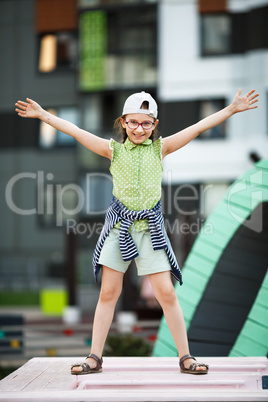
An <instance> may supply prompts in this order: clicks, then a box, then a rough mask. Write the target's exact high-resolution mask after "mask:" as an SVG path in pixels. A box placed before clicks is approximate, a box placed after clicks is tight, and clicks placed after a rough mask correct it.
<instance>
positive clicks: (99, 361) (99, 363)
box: [71, 354, 103, 375]
mask: <svg viewBox="0 0 268 402" xmlns="http://www.w3.org/2000/svg"><path fill="white" fill-rule="evenodd" d="M89 357H92V359H94V360H96V362H97V366H96V367H94V368H90V366H89V365H88V364H87V363H77V364H74V365H73V366H72V367H71V374H73V375H83V374H92V373H101V372H102V362H103V360H102V358H101V359H100V358H99V357H98V356H96V355H93V354H91V355H88V356H87V357H86V359H87V358H89ZM74 367H81V368H82V370H81V371H76V370H73V368H74Z"/></svg>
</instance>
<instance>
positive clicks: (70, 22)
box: [0, 0, 268, 310]
mask: <svg viewBox="0 0 268 402" xmlns="http://www.w3.org/2000/svg"><path fill="white" fill-rule="evenodd" d="M51 10H53V12H51ZM267 14H268V1H264V0H263V1H260V0H258V1H253V0H247V1H242V0H230V1H222V0H219V1H216V2H211V1H205V0H200V1H198V0H162V1H156V0H147V1H146V0H121V1H119V0H118V1H116V0H80V1H75V0H36V1H34V0H3V1H2V2H1V3H0V20H1V27H0V30H1V36H0V37H1V42H0V47H1V54H2V57H1V63H0V77H1V78H0V79H1V88H2V90H1V93H2V96H1V99H0V121H1V126H2V133H3V135H2V136H1V139H0V144H1V150H0V153H1V158H0V160H1V162H0V163H1V189H2V191H1V193H2V195H3V197H2V200H1V211H2V212H1V222H2V231H1V245H0V247H1V257H0V275H1V283H0V287H1V291H2V293H3V294H4V291H7V292H10V291H14V292H17V293H19V292H28V293H38V292H39V291H40V289H43V288H46V287H57V288H58V287H66V286H67V287H68V285H66V283H67V284H68V283H69V287H70V277H71V278H73V282H75V283H76V290H77V292H75V291H74V289H73V288H72V287H71V288H72V289H70V288H69V295H71V299H72V303H73V302H75V303H77V304H79V305H81V307H82V308H84V306H85V308H88V306H92V310H94V306H95V301H96V298H97V293H98V286H97V287H96V285H95V284H94V278H93V274H92V272H91V256H92V252H93V249H94V245H95V243H96V239H97V237H98V234H99V232H100V230H101V226H102V222H103V217H104V212H105V209H106V208H107V206H108V205H109V202H110V199H111V191H112V184H111V178H110V175H109V161H106V160H103V158H101V157H99V156H96V155H94V154H93V153H91V152H90V151H88V150H86V149H85V148H83V147H82V146H80V145H79V144H75V142H74V141H73V140H72V138H69V137H67V136H65V135H63V134H62V133H59V132H55V131H53V130H51V129H50V128H49V127H47V126H46V125H44V124H40V123H39V122H37V121H32V120H25V119H21V118H19V117H17V116H16V114H15V113H14V103H15V102H16V101H17V100H18V99H25V98H26V97H30V98H32V99H34V100H36V101H37V102H38V103H40V104H41V105H42V106H43V107H44V108H46V109H50V110H51V112H53V113H56V114H57V115H59V116H60V117H63V118H66V119H68V120H71V121H73V122H74V123H76V124H78V125H79V126H80V127H82V128H84V129H86V130H88V131H91V132H93V133H95V134H97V135H99V136H102V137H104V138H111V137H112V136H113V133H112V128H113V122H114V120H115V118H116V117H118V116H120V114H121V110H122V105H123V102H124V100H125V98H126V97H127V96H128V95H130V94H131V93H133V92H138V91H141V90H145V91H147V92H150V93H151V94H152V95H153V96H154V97H155V98H156V100H157V101H158V104H159V118H160V125H159V126H160V134H161V135H162V136H163V137H164V136H167V135H170V134H173V133H174V132H176V131H179V130H180V129H182V128H184V127H186V126H188V125H190V124H193V123H195V122H196V121H198V120H199V119H200V118H202V117H205V116H206V115H208V114H210V113H212V112H214V111H216V110H218V109H220V108H222V107H224V106H226V105H228V104H229V103H230V102H231V101H232V98H233V96H234V95H235V93H236V92H237V90H238V88H239V87H241V88H242V90H243V92H247V91H248V90H250V89H251V88H255V89H256V90H257V91H258V92H259V93H260V102H259V108H258V109H257V110H256V111H253V112H247V113H245V114H243V115H236V116H234V117H233V118H232V119H230V120H229V121H228V122H226V123H225V124H223V125H221V126H219V127H217V128H215V129H213V130H210V132H206V133H203V134H202V135H201V136H200V138H198V139H196V140H194V141H193V142H192V143H191V144H189V145H187V146H186V147H185V148H184V149H182V150H179V151H177V152H176V153H174V154H172V155H170V156H168V157H167V158H166V160H165V161H164V175H163V206H164V213H165V217H166V223H167V231H168V232H169V234H170V236H171V239H172V242H173V245H174V248H175V251H176V254H177V257H178V260H179V263H180V264H181V265H183V262H184V260H185V258H186V255H187V253H188V252H189V250H190V248H191V245H192V243H193V241H194V238H195V236H196V235H197V233H198V232H199V230H201V229H202V227H203V225H204V221H205V218H206V216H207V215H208V214H209V213H210V212H211V210H212V209H213V208H214V206H215V205H216V203H217V201H218V200H219V199H220V198H221V197H222V195H223V193H224V192H225V190H226V188H227V186H228V185H229V184H230V183H231V182H232V181H233V180H234V179H236V178H237V177H238V176H239V175H241V174H242V173H243V172H244V171H245V170H246V169H247V168H248V167H250V166H251V163H252V160H251V158H252V157H256V158H267V155H268V137H267V130H268V128H267V86H268V77H267V71H268V69H267V63H268V51H267V49H268V43H267V41H268V39H267V35H266V21H267ZM250 154H251V155H252V156H251V157H250ZM70 238H72V240H71V241H70ZM70 261H71V262H72V263H71V264H70ZM74 270H75V273H74ZM66 271H68V272H69V274H70V276H69V280H68V278H67V277H66ZM128 275H129V283H132V284H133V285H134V288H137V286H138V282H137V279H136V276H135V273H134V274H132V273H130V274H128ZM134 277H135V278H134ZM132 287H133V286H130V289H131V288H132ZM72 292H74V293H76V294H74V293H72ZM134 299H135V297H134ZM136 301H137V298H136V299H135V302H136ZM0 302H1V300H0ZM122 303H123V305H124V303H125V305H127V306H128V308H133V306H132V305H130V304H129V301H128V300H127V298H126V299H123V302H122ZM123 307H124V306H123Z"/></svg>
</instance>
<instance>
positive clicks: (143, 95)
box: [122, 91, 157, 119]
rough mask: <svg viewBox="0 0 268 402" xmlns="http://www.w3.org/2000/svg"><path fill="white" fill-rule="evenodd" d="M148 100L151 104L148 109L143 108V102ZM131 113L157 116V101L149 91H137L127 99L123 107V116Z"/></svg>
mask: <svg viewBox="0 0 268 402" xmlns="http://www.w3.org/2000/svg"><path fill="white" fill-rule="evenodd" d="M144 101H146V102H148V104H149V107H148V109H141V107H142V104H143V102H144ZM131 113H143V114H147V115H149V116H152V117H154V118H155V119H156V118H157V103H156V101H155V100H154V98H153V97H152V96H151V95H150V94H148V93H147V92H144V91H142V92H137V93H135V94H133V95H130V96H129V97H128V98H127V100H126V101H125V104H124V107H123V113H122V116H123V115H125V114H131Z"/></svg>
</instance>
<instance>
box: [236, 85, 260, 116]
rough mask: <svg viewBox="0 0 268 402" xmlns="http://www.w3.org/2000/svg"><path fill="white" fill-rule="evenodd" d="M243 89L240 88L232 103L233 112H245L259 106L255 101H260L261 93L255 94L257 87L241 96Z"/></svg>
mask: <svg viewBox="0 0 268 402" xmlns="http://www.w3.org/2000/svg"><path fill="white" fill-rule="evenodd" d="M241 92H242V89H241V88H239V90H238V92H237V94H236V95H235V97H234V100H233V102H232V104H231V106H232V110H233V113H238V112H244V111H245V110H250V109H256V108H257V107H258V106H257V105H254V103H256V102H258V99H257V97H258V96H259V94H258V93H257V94H254V92H255V89H252V90H251V91H249V92H248V93H247V94H246V95H244V96H241Z"/></svg>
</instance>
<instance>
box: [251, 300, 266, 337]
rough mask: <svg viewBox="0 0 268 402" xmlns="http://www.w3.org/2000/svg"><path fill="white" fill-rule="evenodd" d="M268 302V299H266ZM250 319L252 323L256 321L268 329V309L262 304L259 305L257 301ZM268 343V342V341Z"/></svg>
mask: <svg viewBox="0 0 268 402" xmlns="http://www.w3.org/2000/svg"><path fill="white" fill-rule="evenodd" d="M266 300H268V299H266ZM248 319H249V320H251V321H256V322H257V323H258V324H259V325H261V326H263V327H265V328H268V309H267V307H265V306H264V305H262V304H258V302H257V301H255V303H254V305H253V307H252V309H251V311H250V313H249V315H248ZM267 339H268V337H267ZM267 342H268V341H267Z"/></svg>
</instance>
